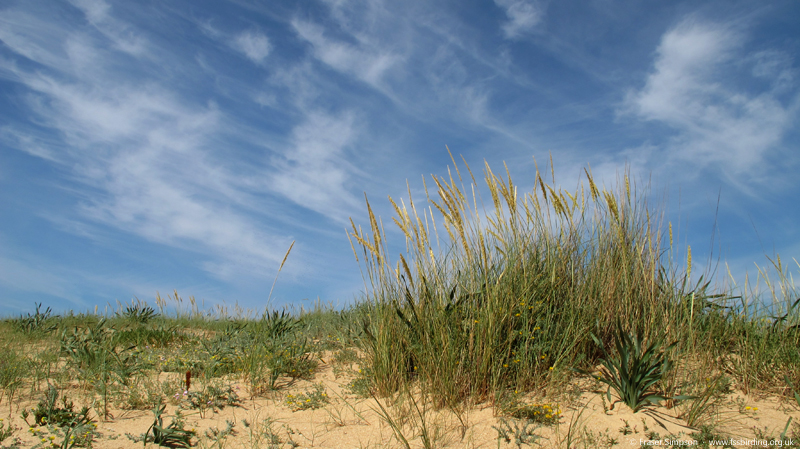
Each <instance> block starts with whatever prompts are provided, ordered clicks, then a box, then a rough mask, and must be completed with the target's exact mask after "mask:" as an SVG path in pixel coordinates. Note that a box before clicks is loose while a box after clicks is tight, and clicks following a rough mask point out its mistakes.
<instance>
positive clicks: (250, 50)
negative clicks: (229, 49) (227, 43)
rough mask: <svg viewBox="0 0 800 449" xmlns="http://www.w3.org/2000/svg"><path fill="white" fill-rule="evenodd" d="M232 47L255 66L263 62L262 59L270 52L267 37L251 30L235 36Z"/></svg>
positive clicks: (270, 48)
mask: <svg viewBox="0 0 800 449" xmlns="http://www.w3.org/2000/svg"><path fill="white" fill-rule="evenodd" d="M233 46H234V48H236V49H237V50H239V51H240V52H242V53H243V54H244V55H245V56H247V58H248V59H250V60H251V61H253V62H255V63H256V64H261V63H262V62H264V59H266V57H267V56H269V53H270V51H272V45H271V44H270V42H269V39H268V38H267V36H265V35H264V34H262V33H259V32H258V31H252V30H249V31H244V32H242V33H240V34H239V35H238V36H236V38H235V39H234V40H233Z"/></svg>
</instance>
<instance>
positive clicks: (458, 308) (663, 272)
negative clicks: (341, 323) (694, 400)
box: [349, 160, 798, 406]
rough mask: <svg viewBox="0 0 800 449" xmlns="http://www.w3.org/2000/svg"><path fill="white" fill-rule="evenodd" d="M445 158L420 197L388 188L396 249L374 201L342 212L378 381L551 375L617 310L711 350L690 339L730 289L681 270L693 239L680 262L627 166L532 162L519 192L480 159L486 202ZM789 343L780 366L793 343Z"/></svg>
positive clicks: (467, 384) (427, 384)
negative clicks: (615, 174)
mask: <svg viewBox="0 0 800 449" xmlns="http://www.w3.org/2000/svg"><path fill="white" fill-rule="evenodd" d="M453 164H454V171H455V173H452V172H450V173H449V176H447V177H437V176H433V177H432V178H431V181H430V182H425V185H424V187H425V195H426V198H425V201H426V203H427V204H425V205H420V204H419V203H418V202H415V201H414V199H413V198H412V196H411V189H410V188H409V193H408V204H405V202H404V201H399V202H398V201H395V200H394V199H392V198H389V201H390V203H391V204H392V206H393V207H394V211H395V216H394V217H392V222H393V223H394V225H396V226H397V227H398V228H399V229H400V230H401V231H402V233H403V234H404V235H405V240H406V252H405V253H404V254H400V255H399V256H398V257H397V259H396V260H394V261H393V260H391V259H392V258H391V257H390V254H389V253H388V247H387V243H386V241H387V234H386V232H385V229H384V225H383V222H382V220H380V219H378V218H376V217H375V214H374V212H373V210H372V207H371V205H370V204H369V201H367V210H368V213H369V228H368V229H366V230H364V229H362V228H360V227H356V225H355V224H354V223H352V221H351V224H352V229H351V230H350V232H349V235H350V237H352V240H351V244H352V245H353V250H354V254H355V256H356V259H357V260H358V261H359V263H360V264H363V265H362V266H363V267H364V268H363V269H365V270H366V272H367V276H366V278H367V279H368V281H369V284H370V285H368V286H367V290H368V293H367V300H366V303H367V307H368V313H367V316H368V318H367V319H366V321H365V324H364V335H365V337H364V346H365V350H366V352H367V357H368V360H369V363H370V364H371V367H372V369H373V372H374V380H375V385H376V389H377V392H378V394H381V395H388V394H391V393H393V392H395V391H398V390H401V389H406V388H407V387H408V384H410V383H419V384H420V385H421V386H422V387H423V388H425V389H426V390H427V391H429V392H430V393H431V395H432V396H433V397H434V399H435V400H436V401H437V402H438V403H439V404H440V405H448V406H453V405H454V404H458V403H460V402H461V401H463V400H465V399H473V400H483V399H487V398H494V397H497V395H498V394H502V392H503V391H506V390H508V389H515V388H523V389H546V388H547V386H548V385H557V384H558V383H559V382H563V381H564V380H565V379H564V377H565V376H567V375H568V374H567V373H568V372H569V371H570V368H575V367H579V366H581V365H584V366H587V365H588V367H591V366H592V364H594V363H596V362H597V361H598V359H599V358H600V357H601V356H602V355H603V354H602V352H601V351H602V348H603V347H613V338H614V333H615V332H614V328H615V326H614V324H615V322H616V321H617V320H620V321H621V322H622V323H623V327H624V328H625V331H626V332H627V331H630V332H634V333H636V334H640V335H642V336H643V338H644V339H645V340H647V341H656V340H660V339H667V340H668V341H671V342H677V344H676V345H671V346H669V347H668V348H666V349H668V350H669V352H670V354H669V357H673V358H674V357H680V356H692V357H694V358H697V356H698V355H699V353H703V354H707V353H708V351H709V345H705V347H702V348H701V347H699V345H698V344H697V342H699V341H708V340H707V338H706V337H708V336H710V334H715V333H716V334H719V333H726V332H729V331H730V326H731V325H734V321H735V320H734V321H732V320H731V317H730V316H729V315H726V314H725V313H724V311H725V310H731V308H730V307H728V308H727V309H726V308H725V306H719V304H718V303H719V302H722V301H725V300H726V299H730V297H729V295H726V294H724V293H720V294H712V293H711V292H709V291H708V287H709V285H708V284H707V283H706V284H704V285H702V284H701V282H702V277H701V282H699V283H697V285H696V286H694V287H692V286H691V285H690V284H689V282H688V280H689V279H690V274H689V270H690V269H691V268H690V266H691V255H690V254H691V253H690V252H689V251H690V250H687V258H686V267H680V266H678V265H677V264H675V262H674V258H673V257H672V256H673V253H674V252H675V250H674V248H673V247H672V227H671V225H668V228H667V229H668V230H667V232H664V226H663V224H664V223H663V214H662V213H661V212H659V211H657V210H652V209H651V208H650V207H649V205H648V203H647V198H646V195H641V194H639V193H637V192H636V184H633V185H632V183H631V180H630V179H629V177H628V175H627V174H625V175H624V176H623V177H622V182H620V183H619V184H620V185H619V186H618V187H617V188H615V189H605V188H600V187H598V186H597V184H596V183H595V181H594V179H593V178H592V175H591V172H590V171H589V170H585V174H586V179H585V182H584V183H582V184H580V185H579V187H578V188H577V189H576V190H575V191H572V192H570V191H566V190H563V189H561V188H558V187H556V184H555V180H554V179H553V182H552V183H548V182H547V181H546V180H545V179H544V177H543V176H542V175H541V173H539V172H538V170H537V173H536V177H535V184H534V188H533V190H532V191H531V192H529V193H522V192H519V190H518V188H517V186H516V185H515V184H514V183H513V181H512V179H511V177H510V175H509V173H508V170H507V168H506V174H505V177H503V176H502V175H497V174H495V173H494V172H493V171H492V169H491V168H490V166H489V165H488V164H486V165H485V167H484V178H483V184H484V185H485V188H486V189H488V192H489V194H490V195H489V196H490V198H491V202H490V203H489V204H485V203H484V201H483V199H482V198H481V196H480V194H479V193H478V192H479V188H480V186H479V183H478V182H477V180H476V179H475V176H474V174H473V172H472V171H471V170H470V168H469V166H466V174H468V176H466V174H465V173H462V171H461V170H460V169H459V168H458V166H457V164H456V163H455V160H453ZM465 165H466V164H465ZM454 175H455V177H454ZM465 182H466V183H467V184H466V185H465ZM432 191H433V192H432ZM665 240H667V241H668V242H669V245H665ZM773 292H774V289H773ZM789 294H791V293H789ZM720 310H722V311H723V312H720ZM796 312H797V311H795V313H794V315H793V318H792V320H793V321H792V322H793V323H797V321H798V316H797V315H798V314H797V313H796ZM715 320H716V321H715ZM787 323H788V322H787ZM783 324H786V323H781V325H782V328H786V327H787V326H783ZM592 331H594V332H596V336H597V339H598V341H599V342H600V343H602V345H604V346H600V345H596V344H595V343H594V342H593V341H592V337H591V332H592ZM701 334H702V335H704V336H701ZM759 335H762V334H759ZM793 335H794V337H793V338H794V341H795V343H796V342H797V338H798V336H797V333H795V334H793ZM762 336H763V335H762ZM759 341H760V342H761V343H764V344H767V345H769V346H770V347H771V348H772V349H773V350H778V351H782V350H783V349H776V346H775V344H774V343H775V342H774V341H773V342H772V343H768V342H764V341H761V340H759ZM740 343H745V348H748V347H750V345H751V344H752V343H755V341H752V342H751V341H745V342H740ZM712 346H713V345H712ZM780 347H782V346H780ZM728 349H730V348H728ZM746 350H752V349H746ZM787 351H788V353H787V354H784V356H785V357H784V358H783V360H784V365H783V368H782V369H783V370H784V371H787V372H788V371H790V370H791V369H792V368H791V367H796V366H797V362H798V360H797V357H798V351H797V349H796V346H795V348H794V349H788V350H787ZM784 352H786V351H784ZM659 357H660V356H659ZM592 369H593V368H592ZM661 374H663V376H659V377H660V379H659V381H660V382H652V383H650V384H649V385H648V387H652V389H657V388H661V389H664V388H666V389H670V390H675V389H676V388H678V382H677V381H675V379H674V376H673V377H672V378H671V379H670V377H669V376H670V375H671V373H661ZM794 376H795V377H796V376H797V374H794ZM661 377H663V378H661ZM641 393H642V394H643V395H644V394H645V393H647V392H641ZM651 393H652V392H651ZM674 393H676V392H675V391H665V392H663V394H665V395H667V396H673V395H674Z"/></svg>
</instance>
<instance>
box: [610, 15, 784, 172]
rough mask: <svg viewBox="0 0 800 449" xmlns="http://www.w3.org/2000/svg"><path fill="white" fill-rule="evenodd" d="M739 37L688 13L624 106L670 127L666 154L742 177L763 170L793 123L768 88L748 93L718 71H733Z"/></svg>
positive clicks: (762, 68) (759, 68)
mask: <svg viewBox="0 0 800 449" xmlns="http://www.w3.org/2000/svg"><path fill="white" fill-rule="evenodd" d="M743 41H744V36H743V35H742V33H741V32H739V31H737V30H736V29H734V28H732V27H729V26H725V25H721V24H716V23H709V22H702V21H699V20H697V19H695V18H689V19H686V20H684V21H682V22H681V23H680V24H679V25H678V26H676V27H675V28H673V29H672V30H670V31H668V32H667V33H666V34H665V35H664V36H663V37H662V39H661V43H660V45H659V47H658V49H657V52H656V59H655V63H654V66H653V71H652V72H651V73H650V74H649V75H648V77H647V80H646V82H645V85H644V87H643V88H642V89H640V90H636V91H632V92H630V93H629V95H628V97H627V99H626V106H627V108H628V110H629V111H631V112H633V113H634V114H635V115H637V116H639V117H641V118H643V119H645V120H647V121H653V122H661V123H664V124H666V125H668V126H669V127H671V128H672V129H674V130H675V131H676V135H675V136H674V138H673V140H672V142H671V144H670V146H669V149H668V151H669V153H670V154H669V157H670V158H671V159H673V160H678V161H685V162H691V163H694V164H697V166H698V167H699V168H703V167H711V166H713V167H719V168H720V169H721V170H722V171H723V172H725V173H727V174H728V175H729V176H731V177H738V176H742V175H747V173H748V172H752V171H753V170H758V169H759V168H762V167H761V165H762V163H763V162H764V160H765V157H766V156H767V154H768V153H769V152H770V151H771V150H775V149H776V147H778V146H779V145H780V143H781V141H782V139H783V137H784V135H785V134H786V132H787V131H788V130H789V129H790V127H791V126H792V124H793V123H794V111H793V110H792V108H791V107H787V106H785V105H784V104H782V102H781V101H780V98H779V97H778V96H777V95H776V93H775V92H774V91H772V90H768V91H763V92H761V93H747V92H745V91H742V90H741V89H737V88H736V86H735V85H734V84H732V81H731V80H730V78H729V77H726V76H725V74H726V72H727V73H730V72H733V71H735V69H736V67H735V66H736V63H737V62H738V61H737V60H736V58H737V56H738V55H739V54H740V52H741V48H742V46H743ZM762 61H763V60H762ZM754 69H755V70H756V72H757V73H759V74H761V76H765V77H769V78H776V75H777V77H778V78H782V80H783V83H784V85H785V83H787V82H790V81H791V80H790V79H789V78H788V77H787V75H786V73H785V72H781V73H779V74H776V73H772V72H770V70H769V69H770V67H769V66H767V65H765V64H764V63H763V62H761V64H760V65H756V67H755V68H754ZM776 81H777V80H776Z"/></svg>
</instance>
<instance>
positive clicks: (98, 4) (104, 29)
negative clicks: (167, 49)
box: [70, 0, 148, 56]
mask: <svg viewBox="0 0 800 449" xmlns="http://www.w3.org/2000/svg"><path fill="white" fill-rule="evenodd" d="M70 2H71V3H72V5H73V6H75V7H76V8H78V9H80V10H81V11H83V13H84V14H85V15H86V20H88V21H89V23H91V24H92V26H94V27H95V28H96V29H97V30H98V31H99V32H100V33H102V34H103V35H105V36H106V37H107V38H108V39H109V40H110V41H111V42H112V43H113V44H114V47H116V48H117V49H119V50H122V51H124V52H125V53H128V54H131V55H134V56H146V54H147V50H148V43H147V41H146V40H145V39H144V38H143V37H142V36H141V35H140V33H138V32H137V31H136V30H134V29H133V28H132V27H131V26H129V25H127V24H126V23H124V22H122V21H120V20H117V19H116V18H115V17H114V16H113V15H112V14H111V6H109V4H108V3H106V1H105V0H70Z"/></svg>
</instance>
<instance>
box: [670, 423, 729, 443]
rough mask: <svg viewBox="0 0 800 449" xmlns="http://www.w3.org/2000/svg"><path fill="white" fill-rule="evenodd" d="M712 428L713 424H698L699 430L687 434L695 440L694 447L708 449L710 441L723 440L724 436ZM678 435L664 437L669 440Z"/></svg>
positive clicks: (676, 438) (674, 438)
mask: <svg viewBox="0 0 800 449" xmlns="http://www.w3.org/2000/svg"><path fill="white" fill-rule="evenodd" d="M714 430H715V429H714V426H712V425H702V426H700V431H699V432H694V433H691V434H690V435H689V436H690V437H691V438H693V439H694V441H695V442H696V443H695V446H696V447H699V448H702V449H709V447H710V444H711V442H712V441H725V438H724V437H723V436H722V435H720V434H719V433H716V432H715V431H714ZM680 436H681V435H679V436H677V437H676V436H673V435H667V436H666V437H665V438H666V439H669V440H678V439H679V438H680ZM715 447H716V446H715ZM722 447H723V448H733V446H732V445H730V444H725V445H723V446H722Z"/></svg>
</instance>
